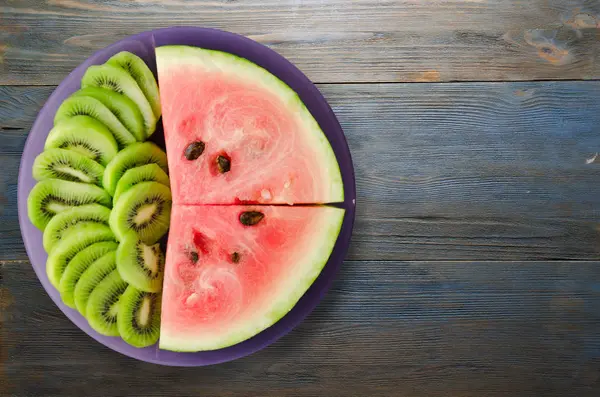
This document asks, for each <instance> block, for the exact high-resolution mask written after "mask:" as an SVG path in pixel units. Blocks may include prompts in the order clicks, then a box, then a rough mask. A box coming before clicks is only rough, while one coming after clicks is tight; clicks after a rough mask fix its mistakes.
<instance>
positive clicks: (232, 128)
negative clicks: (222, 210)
mask: <svg viewBox="0 0 600 397" xmlns="http://www.w3.org/2000/svg"><path fill="white" fill-rule="evenodd" d="M156 60H157V67H158V79H159V83H160V98H161V106H162V114H163V127H164V131H165V141H166V147H167V156H168V158H169V170H170V175H171V189H172V194H173V203H174V204H175V205H177V204H193V205H197V204H250V203H254V204H257V203H258V204H299V203H310V204H314V203H335V202H342V201H343V199H344V190H343V185H342V179H341V174H340V169H339V166H338V163H337V160H336V157H335V154H334V152H333V150H332V148H331V146H330V144H329V141H328V140H327V138H326V137H325V135H324V134H323V132H322V131H321V129H320V127H319V125H318V124H317V122H316V121H315V119H314V118H313V117H312V115H311V114H310V113H309V111H308V110H307V109H306V107H305V106H304V104H303V103H302V101H301V100H300V98H299V97H298V95H297V94H296V93H295V92H294V91H293V90H292V89H291V88H289V87H288V86H287V85H286V84H284V83H283V82H282V81H280V80H279V79H277V78H276V77H275V76H273V75H272V74H270V73H269V72H267V71H266V70H265V69H263V68H261V67H259V66H257V65H255V64H253V63H251V62H249V61H247V60H245V59H242V58H239V57H236V56H234V55H231V54H227V53H223V52H219V51H212V50H206V49H200V48H194V47H186V46H165V47H158V48H157V49H156ZM195 142H202V143H203V144H204V150H203V152H202V154H201V155H200V156H199V157H198V158H195V159H193V160H190V159H188V158H187V157H186V154H185V153H186V149H187V148H188V146H190V145H191V144H194V143H195ZM219 156H221V157H222V158H225V159H227V161H229V164H230V169H229V171H227V172H220V170H219V167H218V161H217V159H218V158H219Z"/></svg>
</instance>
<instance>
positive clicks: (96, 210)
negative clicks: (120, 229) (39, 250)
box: [44, 204, 110, 252]
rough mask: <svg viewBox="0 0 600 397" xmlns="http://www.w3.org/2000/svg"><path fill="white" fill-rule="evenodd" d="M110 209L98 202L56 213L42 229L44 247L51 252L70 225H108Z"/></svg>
mask: <svg viewBox="0 0 600 397" xmlns="http://www.w3.org/2000/svg"><path fill="white" fill-rule="evenodd" d="M109 217H110V209H108V208H106V207H104V206H102V205H100V204H88V205H81V206H79V207H73V208H71V209H68V210H65V211H62V212H60V213H58V214H56V215H55V216H54V217H53V218H52V219H50V222H48V225H46V228H45V229H44V249H45V250H46V252H51V251H52V249H53V248H54V246H55V245H56V244H57V243H59V242H60V241H61V240H62V237H63V235H64V234H65V233H66V232H67V231H69V230H70V229H71V228H72V227H74V226H76V225H79V224H82V223H87V224H89V223H97V224H101V225H105V226H108V219H109Z"/></svg>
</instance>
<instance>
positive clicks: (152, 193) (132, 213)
mask: <svg viewBox="0 0 600 397" xmlns="http://www.w3.org/2000/svg"><path fill="white" fill-rule="evenodd" d="M170 217H171V190H170V189H169V188H168V187H166V186H165V185H161V184H160V183H158V182H142V183H138V184H137V185H135V186H134V187H132V188H131V189H129V190H127V191H126V192H125V193H123V194H122V195H121V197H120V198H119V201H118V202H117V203H116V204H115V207H114V208H113V210H112V212H111V213H110V219H109V224H110V227H111V228H112V230H113V231H114V233H115V235H116V236H117V239H118V240H119V241H122V240H123V239H124V237H125V234H126V233H127V232H128V231H130V230H133V231H135V233H136V234H137V236H138V238H139V239H140V240H142V241H143V242H144V244H147V245H152V244H154V243H156V242H157V241H158V240H159V239H160V238H161V237H162V236H164V235H165V234H166V233H167V230H168V229H169V220H170Z"/></svg>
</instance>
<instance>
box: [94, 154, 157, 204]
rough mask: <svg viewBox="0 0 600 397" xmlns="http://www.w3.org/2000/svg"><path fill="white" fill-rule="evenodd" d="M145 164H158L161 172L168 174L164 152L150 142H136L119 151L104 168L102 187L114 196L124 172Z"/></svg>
mask: <svg viewBox="0 0 600 397" xmlns="http://www.w3.org/2000/svg"><path fill="white" fill-rule="evenodd" d="M145 164H158V165H159V166H160V168H162V169H163V171H165V172H168V167H167V155H166V154H165V152H163V151H162V150H161V148H159V147H158V146H156V144H154V143H152V142H144V143H139V142H138V143H134V144H133V145H129V146H127V147H126V148H125V149H123V150H121V151H120V152H119V154H117V155H116V156H115V157H114V158H113V159H112V161H111V162H110V163H109V164H108V165H107V166H106V170H105V172H104V177H103V178H102V185H103V186H104V188H105V189H106V190H108V192H109V193H110V194H111V195H114V194H115V190H116V189H117V183H118V182H119V179H121V176H123V174H124V173H125V171H127V170H128V169H130V168H135V167H138V166H140V165H145Z"/></svg>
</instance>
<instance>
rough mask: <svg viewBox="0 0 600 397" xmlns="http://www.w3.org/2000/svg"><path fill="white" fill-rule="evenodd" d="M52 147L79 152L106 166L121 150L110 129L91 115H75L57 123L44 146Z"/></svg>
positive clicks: (46, 147)
mask: <svg viewBox="0 0 600 397" xmlns="http://www.w3.org/2000/svg"><path fill="white" fill-rule="evenodd" d="M51 148H60V149H68V150H72V151H75V152H78V153H80V154H83V155H84V156H86V157H89V158H91V159H92V160H94V161H96V162H97V163H100V164H102V165H104V166H105V165H106V164H108V162H109V161H110V160H112V158H113V157H115V155H116V154H117V152H118V151H119V148H118V145H117V141H115V138H114V137H113V135H112V133H111V132H110V130H109V129H108V128H106V127H105V126H104V124H102V123H100V122H99V121H98V120H96V119H94V118H91V117H90V116H74V117H71V118H69V119H66V120H63V121H61V122H60V123H58V124H56V125H55V126H54V128H52V130H50V133H49V134H48V137H47V138H46V143H45V146H44V149H46V150H47V149H51Z"/></svg>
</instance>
